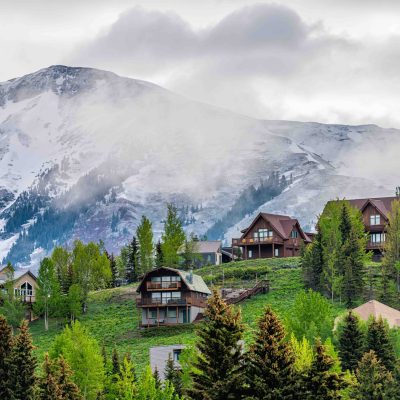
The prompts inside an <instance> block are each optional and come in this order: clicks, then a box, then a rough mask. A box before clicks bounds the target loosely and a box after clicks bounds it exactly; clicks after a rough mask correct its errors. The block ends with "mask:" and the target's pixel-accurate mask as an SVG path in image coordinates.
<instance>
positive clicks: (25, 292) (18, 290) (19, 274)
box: [0, 266, 37, 303]
mask: <svg viewBox="0 0 400 400" xmlns="http://www.w3.org/2000/svg"><path fill="white" fill-rule="evenodd" d="M10 281H12V288H13V290H14V295H15V296H17V297H20V298H21V299H22V301H23V302H25V303H34V302H35V295H36V289H37V282H36V281H37V277H36V275H35V274H33V273H32V272H31V271H29V270H26V269H19V270H16V271H14V272H12V271H10V269H9V268H8V267H7V266H6V267H4V268H3V269H1V270H0V288H1V289H2V290H5V287H6V286H7V283H8V282H10Z"/></svg>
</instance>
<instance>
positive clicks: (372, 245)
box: [367, 241, 385, 250]
mask: <svg viewBox="0 0 400 400" xmlns="http://www.w3.org/2000/svg"><path fill="white" fill-rule="evenodd" d="M384 245H385V242H384V241H382V242H371V241H369V242H368V243H367V250H382V249H383V246H384Z"/></svg>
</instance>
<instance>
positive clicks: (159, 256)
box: [155, 241, 164, 268]
mask: <svg viewBox="0 0 400 400" xmlns="http://www.w3.org/2000/svg"><path fill="white" fill-rule="evenodd" d="M163 263H164V260H163V254H162V248H161V242H160V241H158V242H157V244H156V259H155V266H156V267H157V268H160V267H162V266H163Z"/></svg>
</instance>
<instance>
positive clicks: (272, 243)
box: [232, 213, 311, 260]
mask: <svg viewBox="0 0 400 400" xmlns="http://www.w3.org/2000/svg"><path fill="white" fill-rule="evenodd" d="M308 243H311V239H310V238H309V237H308V236H307V234H306V233H304V232H303V230H302V229H301V226H300V224H299V222H298V221H297V219H294V218H291V217H288V216H287V215H277V214H267V213H260V214H258V215H257V217H256V218H255V219H254V221H253V222H252V223H251V225H250V226H249V227H248V228H246V229H244V230H243V231H242V236H241V237H240V238H237V239H232V248H234V247H240V248H241V251H242V255H243V258H244V259H245V260H248V259H253V258H272V257H295V256H299V255H300V248H301V246H302V245H303V244H308Z"/></svg>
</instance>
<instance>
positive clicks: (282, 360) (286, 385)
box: [245, 307, 295, 400]
mask: <svg viewBox="0 0 400 400" xmlns="http://www.w3.org/2000/svg"><path fill="white" fill-rule="evenodd" d="M285 336H286V333H285V329H284V327H283V325H282V323H281V322H280V321H279V319H278V318H277V316H276V315H275V313H274V312H273V311H272V309H271V308H270V307H267V308H266V309H265V312H264V315H263V316H262V317H261V318H260V320H259V321H258V330H257V333H256V337H255V341H254V344H252V345H251V347H250V351H249V353H248V358H247V365H246V369H245V376H246V383H247V387H248V389H247V392H246V399H271V400H272V399H292V398H294V386H295V371H294V362H295V358H294V354H293V351H292V348H291V347H290V344H289V343H288V342H287V341H286V337H285Z"/></svg>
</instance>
